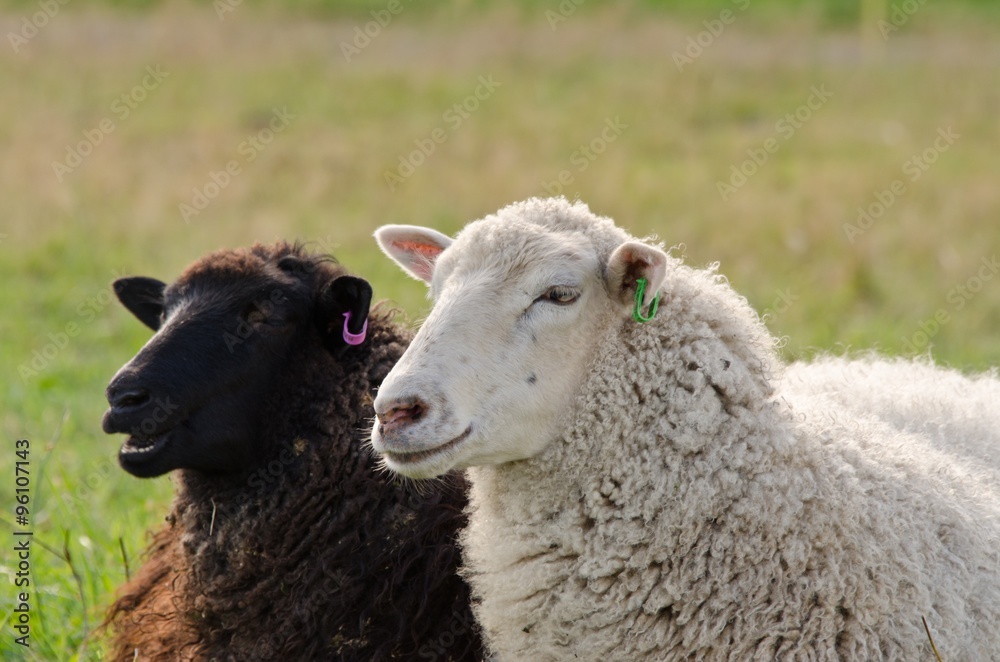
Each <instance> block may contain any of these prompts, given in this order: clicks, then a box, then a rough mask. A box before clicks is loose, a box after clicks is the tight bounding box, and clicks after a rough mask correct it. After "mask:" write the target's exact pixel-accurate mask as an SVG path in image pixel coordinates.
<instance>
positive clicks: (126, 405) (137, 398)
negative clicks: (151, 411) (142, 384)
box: [108, 388, 149, 409]
mask: <svg viewBox="0 0 1000 662" xmlns="http://www.w3.org/2000/svg"><path fill="white" fill-rule="evenodd" d="M108 400H109V402H110V404H111V406H112V407H114V408H115V409H135V408H136V407H141V406H142V405H144V404H146V403H147V402H149V391H147V390H146V389H144V388H136V389H130V390H128V391H122V392H121V393H114V394H112V395H111V397H109V398H108Z"/></svg>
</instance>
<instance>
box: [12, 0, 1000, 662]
mask: <svg viewBox="0 0 1000 662" xmlns="http://www.w3.org/2000/svg"><path fill="white" fill-rule="evenodd" d="M219 2H222V0H219ZM219 2H217V3H216V5H215V6H211V5H209V4H207V3H206V4H205V6H204V7H202V8H195V7H191V6H188V5H185V4H172V3H168V4H159V5H156V6H154V7H152V8H145V9H142V10H139V9H135V8H134V7H133V8H127V9H107V8H101V7H100V6H84V5H82V4H81V6H79V7H75V6H73V5H72V3H71V4H70V5H67V6H66V7H65V8H62V6H61V5H60V6H59V7H60V9H59V11H58V12H57V13H56V14H55V16H53V17H51V18H48V19H46V22H45V25H44V26H43V27H41V28H40V29H38V30H37V34H36V35H33V36H31V37H30V38H24V39H23V40H18V39H16V38H15V39H13V40H12V39H11V37H10V35H11V34H12V33H13V34H16V35H22V33H23V32H24V29H25V28H24V25H25V24H24V20H26V18H25V17H31V16H32V15H33V14H34V12H37V11H39V9H38V7H39V5H37V4H36V3H25V2H17V3H14V4H13V5H7V6H6V8H4V9H0V28H2V30H0V34H2V35H7V37H6V38H5V39H4V43H3V44H2V45H0V52H2V54H0V60H2V64H0V90H2V93H0V94H2V103H0V144H2V145H3V146H4V148H5V150H4V158H3V159H2V161H0V200H2V207H0V280H2V282H3V283H4V285H3V287H2V288H0V311H2V313H0V338H2V345H0V356H2V361H3V366H4V369H5V370H4V373H5V381H4V384H3V409H2V426H3V434H4V436H5V438H6V439H7V440H8V441H7V442H6V443H5V445H4V448H5V449H6V451H5V452H4V454H3V455H2V456H0V476H2V480H3V481H4V483H5V484H4V487H3V491H2V493H3V495H4V500H3V503H4V512H3V513H2V515H0V518H2V520H3V522H4V524H5V526H4V530H3V535H4V536H5V538H4V541H3V549H4V550H5V551H4V554H3V556H2V570H3V572H4V574H6V575H8V577H9V582H7V583H6V584H5V588H4V589H3V591H2V592H0V599H2V601H0V609H2V610H3V612H4V616H5V623H6V624H5V626H4V628H3V637H2V640H0V657H2V658H3V659H20V658H24V659H31V660H66V659H85V660H92V659H102V653H101V645H100V642H99V641H97V640H94V639H88V638H87V633H88V632H90V631H91V630H92V629H93V627H94V626H95V624H96V622H98V621H99V620H100V615H101V611H102V608H103V606H105V605H107V604H108V602H109V600H110V598H111V595H112V592H113V590H114V587H115V586H116V585H118V584H120V583H121V582H122V581H124V579H125V577H126V572H127V568H126V565H125V562H124V560H123V551H124V555H125V557H127V559H128V562H129V564H130V565H131V568H133V569H134V568H135V567H136V566H137V564H138V563H139V562H140V558H139V557H140V553H141V550H142V548H143V546H144V544H145V532H146V531H147V530H148V529H150V528H151V527H153V526H155V525H156V524H157V523H158V522H159V521H161V519H162V517H163V516H164V515H165V514H166V512H167V508H168V504H169V500H170V495H171V485H170V481H169V479H167V478H161V479H156V480H151V481H140V480H138V479H135V478H132V477H130V476H127V475H126V474H124V472H122V471H121V470H120V469H119V468H118V466H117V462H116V459H115V453H116V451H117V447H118V443H119V442H120V440H118V439H112V438H108V437H106V436H105V435H103V434H102V432H101V430H100V418H101V415H102V413H103V411H104V409H105V408H106V402H105V400H104V387H105V385H106V384H107V381H108V379H109V378H110V377H111V376H112V375H113V374H114V372H115V371H116V370H117V369H118V368H119V367H120V366H121V365H122V364H123V363H124V362H126V361H127V360H128V359H129V358H131V356H132V355H133V354H134V353H135V351H136V350H137V349H138V348H139V347H140V346H141V345H142V344H143V343H144V342H145V340H146V339H147V337H148V335H149V334H148V331H147V330H146V329H145V328H144V327H142V325H141V324H140V323H139V322H138V321H136V320H135V319H133V318H132V317H131V316H130V315H129V314H128V313H127V312H126V311H124V309H123V308H121V306H119V305H118V304H117V302H116V301H113V297H112V295H111V293H110V290H109V284H110V281H111V280H112V279H113V278H115V277H116V276H118V275H124V274H131V275H140V274H141V275H150V276H155V277H158V278H160V279H162V280H172V279H173V278H174V277H175V276H176V275H177V274H178V273H179V271H180V270H181V269H182V268H183V267H184V266H185V265H186V264H187V263H189V262H191V261H192V260H194V259H195V258H197V257H199V256H200V255H202V254H203V253H205V252H207V251H209V250H213V249H215V248H218V247H222V246H238V245H244V244H248V243H251V242H253V241H257V240H260V241H270V240H274V239H276V238H289V239H294V238H299V239H303V240H308V241H312V242H315V245H316V246H317V247H318V248H320V249H322V250H329V251H332V252H334V253H335V254H336V255H337V257H338V258H339V259H340V260H341V261H342V262H343V263H344V264H345V265H346V266H347V267H349V268H350V269H352V270H354V271H356V272H357V273H359V274H361V275H364V276H366V277H367V278H369V279H370V280H371V282H372V283H373V285H374V287H375V290H376V295H377V296H378V297H380V298H388V299H391V300H392V301H394V302H396V303H397V305H398V306H399V308H401V309H402V310H404V311H406V313H407V314H408V315H409V318H410V319H411V320H417V319H419V318H420V316H421V315H422V314H423V313H424V312H426V309H427V302H426V300H425V298H424V291H423V287H422V285H420V284H419V283H416V282H414V281H408V280H406V279H405V278H404V277H403V276H402V274H401V273H400V272H398V271H397V269H396V268H395V267H393V266H391V265H390V264H389V262H388V260H386V259H384V258H383V257H381V256H380V254H379V253H378V252H377V249H376V247H375V245H374V243H373V241H372V240H371V239H370V237H371V233H372V231H373V230H374V229H375V228H376V227H377V226H378V225H380V224H383V223H412V224H423V225H432V226H435V227H437V228H439V229H441V230H443V231H446V232H455V231H457V230H458V229H459V228H460V227H461V226H462V225H463V224H464V223H465V222H466V221H468V220H472V219H475V218H478V217H480V216H482V215H484V214H486V213H489V212H491V211H494V210H495V209H497V208H498V207H499V206H502V205H504V204H506V203H508V202H512V201H514V200H518V199H522V198H525V197H529V196H532V195H545V194H547V193H559V192H561V193H563V194H565V195H567V196H569V197H577V196H578V197H580V198H581V199H583V200H584V201H586V202H588V203H589V204H590V205H591V207H592V208H593V209H594V210H595V211H597V212H599V213H602V214H605V215H609V216H611V217H613V218H615V219H616V220H617V222H618V223H619V224H620V225H623V226H625V227H626V228H628V229H630V230H631V231H632V232H633V233H635V234H639V235H646V234H652V233H655V234H656V235H658V236H659V237H660V238H661V239H662V240H663V241H664V242H666V243H667V244H668V245H677V244H683V246H684V247H683V249H679V250H680V251H681V252H683V253H684V254H686V256H687V259H688V261H689V262H690V263H692V264H695V265H704V264H707V263H709V262H714V261H719V262H720V263H721V267H720V269H721V272H722V273H724V274H726V275H727V276H728V277H729V279H730V281H731V282H732V284H733V286H734V287H735V288H736V289H738V290H739V291H740V292H742V293H744V294H745V295H746V296H747V298H748V299H749V300H750V302H751V303H752V304H754V306H755V307H757V308H758V310H760V311H762V312H764V311H767V312H769V314H770V315H769V322H768V323H769V325H770V327H771V329H772V330H773V331H774V333H775V334H777V335H779V336H784V337H785V338H786V344H785V347H784V351H785V354H786V356H787V358H788V359H798V358H803V357H809V356H811V355H814V354H816V353H817V352H830V351H832V352H842V351H845V350H850V351H854V350H860V349H866V348H872V347H874V348H878V349H879V350H881V351H883V352H886V353H889V354H913V353H926V352H927V351H931V352H932V354H933V356H934V357H935V358H936V359H937V360H938V361H940V362H943V363H947V364H950V365H953V366H957V367H960V368H962V369H966V370H977V369H983V368H986V367H988V366H992V365H997V364H1000V343H998V342H997V340H996V338H997V330H998V329H1000V278H997V277H996V276H997V274H996V271H997V262H996V261H995V260H996V258H995V256H996V253H997V251H998V248H1000V246H998V243H1000V241H998V240H1000V222H998V218H1000V186H998V175H997V173H998V170H1000V167H998V166H1000V163H998V154H1000V119H998V118H1000V87H998V86H997V81H998V80H1000V78H998V74H1000V40H998V39H997V35H998V30H1000V21H998V17H997V13H996V12H995V11H992V10H986V9H981V8H980V9H977V8H976V7H975V6H974V5H971V4H970V5H964V4H963V5H962V7H963V9H955V8H954V7H952V8H950V9H948V10H947V11H946V10H945V9H942V8H941V7H940V5H944V4H945V3H936V4H935V3H930V2H927V3H919V2H916V1H915V0H913V1H912V2H910V3H907V6H909V7H916V9H915V10H914V11H913V12H902V13H899V14H898V15H896V17H895V18H893V12H892V7H891V6H886V7H885V8H884V9H883V12H884V13H879V12H878V11H874V13H872V11H873V10H871V9H870V8H869V9H866V10H864V11H863V12H860V11H859V12H857V13H854V14H852V13H851V11H840V12H839V13H838V12H833V13H832V14H831V13H830V12H824V11H822V10H817V9H812V8H810V7H811V5H809V4H808V3H797V6H798V7H799V8H798V9H796V10H794V11H781V6H780V4H779V3H776V2H769V3H760V7H759V8H758V4H757V3H753V2H747V1H745V0H736V1H733V2H714V3H705V4H704V5H697V8H691V7H690V6H689V7H688V8H687V9H685V10H684V11H683V13H676V12H673V11H671V10H669V8H668V9H663V8H657V7H656V6H654V5H655V4H656V3H636V4H610V3H588V4H585V5H583V6H581V7H579V8H576V5H574V4H573V3H572V2H569V1H568V0H567V1H565V2H563V3H562V4H561V5H560V3H558V2H549V3H542V4H541V5H538V6H537V8H536V9H530V8H529V6H528V5H527V4H526V3H519V4H518V5H517V6H516V8H514V9H504V8H498V7H497V6H495V5H496V4H499V3H474V2H468V3H450V4H447V5H445V6H444V8H442V9H438V10H429V9H426V8H420V9H418V8H417V7H416V6H413V7H411V5H410V4H409V3H408V2H405V1H404V2H401V3H399V4H398V5H395V4H390V3H388V2H382V3H372V4H371V5H370V6H368V7H364V8H359V7H360V5H359V4H358V3H351V7H352V8H353V9H352V11H351V12H350V13H340V14H337V13H336V12H333V11H315V12H310V11H309V7H310V5H309V3H300V4H299V5H296V6H297V7H298V10H297V11H295V12H294V13H290V14H283V13H280V12H277V11H275V10H272V9H269V8H268V7H266V6H262V5H261V4H259V3H257V4H248V5H246V6H244V5H243V4H242V3H236V2H227V4H225V5H224V7H225V9H220V7H223V5H220V4H219ZM834 4H836V5H837V6H841V7H842V6H846V4H847V3H831V5H834ZM868 4H869V5H871V4H873V3H868ZM874 4H875V5H876V6H877V5H878V3H874ZM903 4H904V3H902V2H900V3H898V5H899V6H902V5H903ZM390 6H391V7H392V8H397V7H398V9H399V10H400V11H399V12H398V13H392V12H390V11H389V9H387V8H389V7H390ZM369 9H373V10H375V11H376V15H375V17H373V16H372V15H371V14H370V13H369ZM383 9H384V11H385V12H386V13H378V12H382V11H383ZM569 10H572V11H569ZM724 12H728V13H724ZM865 12H867V13H865ZM220 13H221V17H220V15H219V14H220ZM831 16H833V17H834V18H835V19H836V20H833V19H831ZM838 16H840V17H841V18H836V17H838ZM880 17H881V18H880ZM379 18H381V19H382V22H383V23H385V25H384V26H383V25H379V24H378V22H377V20H376V19H379ZM878 20H883V21H885V22H884V23H881V24H880V23H878ZM373 21H376V22H374V23H373ZM879 25H881V29H879ZM859 26H860V27H859ZM895 28H898V29H895ZM366 29H367V30H368V32H369V34H368V35H364V31H365V30H366ZM28 32H30V30H28ZM859 208H860V209H861V211H859ZM17 439H28V440H29V441H30V453H29V455H28V458H29V459H28V461H29V463H30V464H29V465H28V468H29V470H30V490H31V496H32V501H31V504H30V508H29V510H30V514H29V521H30V525H29V527H28V528H29V529H30V530H32V531H33V533H34V537H33V542H32V547H31V556H30V573H31V574H30V581H31V585H30V596H29V606H30V609H31V620H30V624H31V634H30V643H31V647H30V649H24V648H23V647H21V646H18V645H16V644H15V643H14V638H15V637H16V636H18V635H17V634H16V633H15V631H14V630H13V629H12V628H11V624H12V623H13V622H14V621H15V620H16V616H17V614H15V613H14V609H15V608H16V606H17V604H18V600H17V590H16V589H15V586H14V583H15V581H16V580H17V578H18V576H17V572H18V562H19V560H18V558H17V557H16V555H15V554H13V553H12V551H11V550H12V549H13V548H14V545H15V544H16V540H17V538H15V536H14V534H13V531H15V530H21V529H23V528H24V527H20V526H17V525H16V523H15V522H14V508H15V505H16V502H15V499H14V494H15V492H14V489H15V480H16V477H15V460H17V459H18V458H17V457H16V456H15V443H14V442H15V440H17Z"/></svg>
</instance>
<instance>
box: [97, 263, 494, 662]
mask: <svg viewBox="0 0 1000 662" xmlns="http://www.w3.org/2000/svg"><path fill="white" fill-rule="evenodd" d="M115 293H116V294H117V295H118V298H119V299H120V300H121V302H122V303H123V304H124V305H125V307H126V308H128V309H129V310H130V311H131V312H132V313H134V314H135V316H136V317H138V318H139V320H141V321H142V322H143V323H145V324H146V325H147V326H149V327H151V328H152V329H153V330H155V331H156V332H157V333H156V335H154V336H153V338H152V339H151V340H150V341H149V342H148V343H147V344H146V346H145V347H143V348H142V349H141V350H140V351H139V353H138V354H137V355H136V356H135V358H133V359H132V360H131V361H130V362H129V363H128V364H127V365H125V366H124V367H123V368H122V369H121V370H120V371H119V372H118V374H117V375H115V377H114V378H113V379H112V381H111V383H110V384H109V386H108V389H107V395H108V401H109V402H110V404H111V408H110V409H109V410H108V412H107V413H106V414H105V417H104V430H105V431H106V432H108V433H117V432H124V433H129V435H130V436H129V437H128V439H127V440H126V441H125V443H124V444H123V445H122V449H121V451H120V454H119V461H120V463H121V465H122V467H123V468H124V469H125V470H126V471H128V472H130V473H132V474H134V475H136V476H140V477H150V476H159V475H162V474H164V473H166V472H168V471H172V470H176V473H175V477H176V497H175V499H174V503H173V507H172V511H171V513H170V515H169V516H168V517H167V524H166V525H165V526H164V527H163V528H162V529H161V530H160V531H159V532H157V533H156V534H155V536H154V539H153V542H152V544H151V545H150V548H149V551H148V559H147V561H146V562H145V564H144V565H143V567H142V568H141V569H140V570H139V572H138V573H137V575H136V577H134V578H133V579H132V580H131V581H130V582H128V583H127V584H126V585H125V586H124V587H122V589H121V591H120V593H119V597H118V599H117V601H116V602H115V603H114V604H113V605H112V607H111V609H110V610H109V613H108V616H107V619H106V621H105V624H106V625H107V626H109V627H110V628H111V630H112V632H113V637H114V639H113V646H114V649H113V651H112V653H113V655H114V659H127V660H132V659H133V658H134V657H135V654H136V653H135V651H136V650H138V658H137V659H141V660H177V659H197V660H239V661H241V662H242V661H244V660H364V661H366V662H367V661H369V660H394V659H398V660H418V659H437V660H478V659H482V648H481V643H480V639H479V633H478V630H477V627H476V625H475V623H474V621H473V617H472V615H471V611H470V607H469V593H468V589H467V587H466V585H465V583H464V582H463V581H462V580H461V579H460V578H459V577H458V576H457V574H456V569H457V568H458V566H459V551H458V549H457V547H456V545H455V538H456V534H457V532H458V531H459V529H460V528H461V527H463V526H464V525H465V523H466V518H465V515H464V514H463V508H464V507H465V504H466V497H465V485H464V483H463V482H462V480H461V478H460V477H458V476H455V477H453V479H452V481H451V483H450V484H449V486H448V487H449V489H445V490H434V491H431V492H430V493H428V494H426V495H421V494H417V493H415V492H414V491H413V489H412V486H407V485H405V484H399V483H390V482H389V479H388V478H387V477H386V475H385V474H380V473H379V471H378V467H377V464H376V461H375V460H374V459H373V457H372V455H371V453H370V452H369V450H368V449H367V448H366V447H365V445H364V439H365V437H366V428H368V427H369V426H370V422H371V420H372V417H373V415H374V414H373V412H372V406H371V402H372V399H371V398H372V392H373V390H374V389H375V388H377V387H378V385H379V384H380V383H381V381H382V379H383V378H384V377H385V376H386V374H388V372H389V369H390V368H391V367H392V366H393V364H394V363H395V362H396V360H397V359H398V358H399V356H400V355H401V354H402V352H403V350H404V349H405V347H406V345H407V343H408V342H409V338H410V336H409V334H408V333H407V332H406V331H404V330H402V329H401V328H399V327H398V326H396V325H394V324H393V323H392V322H391V321H390V319H389V317H390V315H389V314H387V313H383V312H380V311H378V310H374V311H371V314H369V302H370V299H371V287H370V286H369V285H368V283H367V282H365V281H364V280H362V279H360V278H355V277H352V276H348V275H346V274H345V272H344V270H343V269H342V268H341V267H339V266H338V265H337V264H335V263H334V262H333V261H332V260H331V259H329V258H323V257H320V256H315V255H310V254H308V253H306V252H305V251H304V250H303V248H302V247H301V246H298V245H288V244H284V243H279V244H277V245H273V246H261V245H255V246H253V247H252V248H249V249H239V250H226V251H219V252H216V253H213V254H211V255H208V256H207V257H205V258H203V259H201V260H199V261H197V262H196V263H194V264H193V265H192V266H190V267H189V268H188V269H187V270H186V271H185V272H184V273H183V274H182V275H181V277H180V278H179V279H178V280H177V282H175V283H174V284H173V285H170V286H169V287H168V286H166V285H165V284H164V283H162V282H160V281H157V280H154V279H151V278H125V279H121V280H118V281H116V282H115ZM345 313H350V317H349V318H346V317H345ZM365 324H367V328H365ZM363 333H364V334H366V339H365V340H363V341H361V340H360V338H361V335H362V334H363ZM357 343H360V344H357Z"/></svg>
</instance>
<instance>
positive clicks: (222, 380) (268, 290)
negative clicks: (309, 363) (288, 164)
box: [104, 244, 371, 477]
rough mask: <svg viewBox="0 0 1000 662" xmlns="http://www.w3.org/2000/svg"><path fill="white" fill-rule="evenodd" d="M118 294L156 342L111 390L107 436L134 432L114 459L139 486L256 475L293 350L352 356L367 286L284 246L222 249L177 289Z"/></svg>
mask: <svg viewBox="0 0 1000 662" xmlns="http://www.w3.org/2000/svg"><path fill="white" fill-rule="evenodd" d="M114 290H115V294H117V295H118V298H119V300H120V301H121V302H122V303H123V304H124V305H125V307H126V308H128V310H129V311H131V312H132V313H133V314H134V315H135V316H136V317H137V318H139V320H140V321H141V322H143V323H144V324H145V325H146V326H148V327H150V328H151V329H153V330H154V331H155V332H156V333H155V335H154V336H153V337H152V338H151V339H150V340H149V342H147V343H146V345H145V346H144V347H143V348H142V349H141V350H140V351H139V353H138V354H137V355H136V356H135V357H134V358H133V359H132V360H131V361H129V362H128V363H127V364H126V365H125V366H124V367H122V369H121V370H119V371H118V374H116V375H115V376H114V378H113V379H112V380H111V383H110V384H109V385H108V388H107V398H108V402H109V403H110V405H111V408H110V409H109V410H108V411H107V413H105V415H104V431H105V432H107V433H109V434H110V433H116V432H124V433H128V434H129V436H128V438H127V439H126V440H125V442H124V444H123V445H122V447H121V450H120V451H119V454H118V459H119V462H120V463H121V465H122V467H123V468H124V469H125V470H126V471H128V472H129V473H131V474H134V475H136V476H139V477H152V476H159V475H161V474H164V473H166V472H168V471H171V470H173V469H194V470H198V471H202V472H206V473H239V472H243V471H246V470H248V469H249V468H251V467H252V466H253V465H254V462H255V461H257V460H259V457H260V452H261V450H262V448H261V441H262V440H261V439H259V438H258V437H259V430H260V427H261V421H260V412H261V411H262V409H263V407H264V404H265V403H266V399H267V398H269V397H270V398H273V397H274V393H273V388H274V385H273V380H274V377H275V375H276V374H278V371H279V370H280V369H281V367H282V365H283V362H284V361H285V359H286V358H287V356H288V354H289V351H290V350H291V349H292V348H293V347H294V346H296V345H298V344H301V343H304V342H315V336H318V337H319V341H320V342H322V344H323V345H325V347H326V349H327V350H328V351H332V352H335V353H339V352H342V351H345V348H346V347H347V346H348V342H350V343H352V344H353V343H356V342H358V337H359V336H360V334H361V332H362V330H363V327H364V325H365V324H366V320H367V317H368V308H369V304H370V302H371V286H370V285H369V284H368V283H367V282H366V281H364V280H362V279H360V278H355V277H353V276H347V275H343V274H342V272H341V270H340V269H339V267H336V266H335V265H334V264H332V263H331V262H330V261H329V260H323V259H321V258H319V257H315V256H309V255H305V254H303V253H302V251H301V249H300V248H298V247H295V246H289V245H287V244H278V245H276V246H268V247H264V246H259V245H258V246H254V247H253V248H251V249H240V250H233V251H219V252H218V253H214V254H212V255H209V256H207V257H205V258H203V259H202V260H200V261H198V262H196V263H195V264H193V265H192V266H191V267H189V268H188V270H187V271H186V272H185V273H184V274H183V275H182V276H181V278H180V279H178V280H177V282H175V283H174V284H172V285H170V286H167V285H166V284H165V283H163V282H160V281H158V280H155V279H152V278H144V277H135V278H122V279H120V280H117V281H115V283H114ZM345 313H350V315H351V317H350V318H349V321H348V320H347V319H345V318H344V314H345ZM316 344H317V345H318V344H319V343H316Z"/></svg>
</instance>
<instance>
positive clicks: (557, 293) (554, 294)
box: [538, 285, 580, 306]
mask: <svg viewBox="0 0 1000 662" xmlns="http://www.w3.org/2000/svg"><path fill="white" fill-rule="evenodd" d="M579 298H580V291H579V290H578V289H576V288H575V287H568V286H566V285H556V286H555V287H550V288H549V289H548V290H546V291H545V294H543V295H542V296H540V297H538V300H539V301H551V302H552V303H555V304H558V305H560V306H566V305H569V304H571V303H573V302H574V301H576V300H577V299H579Z"/></svg>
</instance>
